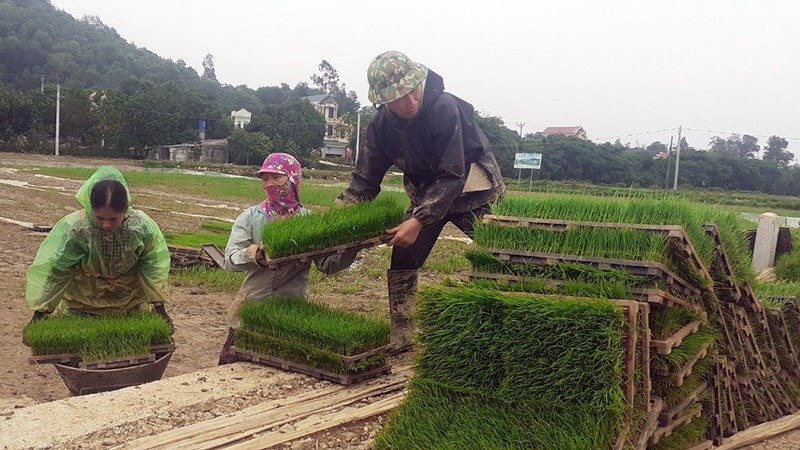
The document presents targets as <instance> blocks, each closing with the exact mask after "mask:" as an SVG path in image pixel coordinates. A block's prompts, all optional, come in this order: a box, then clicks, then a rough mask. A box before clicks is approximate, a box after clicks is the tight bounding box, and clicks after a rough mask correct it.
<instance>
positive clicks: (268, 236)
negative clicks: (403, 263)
mask: <svg viewBox="0 0 800 450" xmlns="http://www.w3.org/2000/svg"><path fill="white" fill-rule="evenodd" d="M404 212H405V211H404V208H403V206H402V205H400V203H399V202H397V200H395V199H394V198H393V197H380V198H377V199H375V200H373V201H372V202H368V203H358V204H353V205H346V206H341V207H334V208H331V209H329V210H327V211H325V212H324V213H320V214H306V215H295V216H292V217H289V218H286V219H283V220H276V221H273V222H270V223H268V224H267V225H266V226H265V227H264V231H263V236H262V242H263V243H264V252H265V254H266V264H267V267H270V268H272V269H275V268H278V267H281V266H284V265H290V264H297V263H306V262H308V261H311V260H317V259H319V258H322V257H325V256H330V255H337V254H343V253H346V252H351V251H356V250H360V249H364V248H369V247H374V246H377V245H381V244H385V243H386V242H388V241H389V240H390V239H391V238H392V236H391V235H387V234H386V230H387V229H389V228H393V227H395V226H397V225H398V224H400V222H402V220H403V214H404Z"/></svg>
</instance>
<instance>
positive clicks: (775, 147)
mask: <svg viewBox="0 0 800 450" xmlns="http://www.w3.org/2000/svg"><path fill="white" fill-rule="evenodd" d="M788 146H789V141H787V140H786V139H784V138H782V137H779V136H770V137H769V139H767V146H766V147H764V157H763V159H764V161H772V162H774V163H777V164H779V165H780V166H783V167H786V166H788V165H789V163H790V162H792V160H793V159H794V154H793V153H792V152H790V151H787V150H786V147H788Z"/></svg>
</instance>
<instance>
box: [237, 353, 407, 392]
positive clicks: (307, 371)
mask: <svg viewBox="0 0 800 450" xmlns="http://www.w3.org/2000/svg"><path fill="white" fill-rule="evenodd" d="M231 354H232V355H234V356H235V357H236V358H237V359H239V360H240V361H250V362H254V363H258V364H264V365H266V366H270V367H275V368H277V369H282V370H287V371H289V372H297V373H302V374H304V375H309V376H312V377H314V378H319V379H320V380H326V381H331V382H334V383H338V384H342V385H345V386H347V385H351V384H355V383H360V382H362V381H365V380H369V379H371V378H375V377H379V376H381V375H386V374H388V373H391V372H392V368H391V366H389V365H384V366H381V367H377V368H375V369H371V370H367V371H364V372H358V373H352V374H341V373H335V372H331V371H328V370H323V369H319V368H316V367H311V366H307V365H305V364H300V363H297V362H293V361H288V360H285V359H281V358H277V357H274V356H269V355H263V354H261V353H256V352H253V351H250V350H245V349H241V348H237V347H236V346H233V347H231Z"/></svg>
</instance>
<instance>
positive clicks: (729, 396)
mask: <svg viewBox="0 0 800 450" xmlns="http://www.w3.org/2000/svg"><path fill="white" fill-rule="evenodd" d="M495 211H496V212H497V213H498V214H499V215H497V216H486V217H485V218H484V222H483V223H481V224H478V225H477V226H476V231H475V244H476V246H477V248H476V249H475V250H471V251H468V253H467V258H468V259H469V260H470V262H471V264H472V266H473V271H472V272H471V273H470V274H469V276H468V277H467V279H466V280H463V281H462V282H461V283H458V282H451V283H450V284H451V285H453V286H461V288H463V289H478V288H480V289H492V290H494V291H498V290H501V291H507V292H509V291H513V292H518V293H519V292H525V293H526V295H531V296H535V297H537V298H540V301H541V299H543V298H545V297H548V296H556V297H558V298H560V301H562V302H566V303H570V302H573V301H584V302H589V304H592V303H596V304H605V303H611V304H614V305H617V306H618V307H619V305H621V303H620V302H625V301H635V302H638V303H640V305H643V306H646V309H647V310H648V311H649V314H648V319H647V321H646V325H644V326H643V329H642V330H640V331H639V332H638V333H637V334H638V336H643V335H646V336H648V338H647V342H648V352H649V358H650V359H649V361H648V362H647V363H644V362H643V361H641V359H640V358H638V357H635V358H633V361H634V363H636V366H635V367H634V368H633V374H634V380H636V382H635V383H634V386H635V388H634V389H633V392H634V396H633V402H630V401H628V402H625V403H624V406H621V408H622V409H621V410H622V411H623V413H622V414H620V415H619V416H618V420H617V421H616V422H615V423H614V424H613V425H611V426H609V427H607V428H604V431H603V432H602V434H603V435H604V436H605V438H603V439H600V440H597V441H592V442H591V443H589V444H587V440H584V441H581V442H571V441H568V442H569V444H564V442H565V441H563V440H559V439H560V438H559V437H557V436H554V435H553V433H552V428H551V427H550V425H549V423H548V422H547V421H537V422H536V423H533V424H530V423H529V424H528V425H530V428H531V429H532V430H538V431H532V432H530V433H522V432H519V431H518V430H516V429H515V428H513V426H512V427H511V428H510V429H508V430H510V432H511V433H512V434H514V436H523V437H524V438H525V439H524V440H523V441H518V443H519V442H521V444H520V445H516V447H517V448H576V449H577V448H636V449H645V448H647V449H658V450H665V449H684V450H685V449H693V450H695V449H702V448H710V447H711V446H712V445H720V444H722V443H723V440H724V438H725V437H728V436H730V435H732V434H735V433H737V432H739V431H742V430H744V429H746V428H748V427H750V426H752V425H755V424H758V423H761V422H764V421H767V420H773V419H776V418H778V417H781V416H782V415H785V414H788V413H789V412H791V411H793V410H794V405H795V404H797V402H798V399H800V395H799V394H800V393H798V389H797V387H796V385H795V384H793V383H792V382H790V381H791V380H789V378H791V377H790V376H787V374H789V375H790V374H793V373H796V371H797V370H798V368H797V359H798V356H800V355H798V354H797V349H798V344H800V340H798V338H800V335H796V334H798V332H797V331H796V330H792V329H787V327H786V323H787V322H788V321H789V320H792V317H793V315H794V317H795V320H796V318H797V316H800V312H799V311H798V309H797V307H796V305H794V304H793V303H792V302H791V301H785V302H783V303H782V305H779V306H780V307H779V308H777V309H779V310H780V313H772V312H771V311H772V310H773V309H774V308H772V307H769V308H764V306H763V305H762V303H761V301H759V300H758V299H757V298H756V296H755V295H753V293H752V291H751V290H750V287H749V283H751V282H752V281H753V279H754V276H753V274H752V270H751V269H750V266H749V265H750V258H749V254H748V251H747V247H746V246H747V243H746V242H745V241H744V239H743V237H742V236H743V235H742V234H741V231H740V229H739V228H738V223H737V219H736V216H735V214H734V213H731V212H725V211H720V210H716V209H714V208H712V207H707V206H704V205H697V204H692V203H689V202H686V201H683V200H679V199H669V198H666V199H653V198H650V199H647V198H644V199H636V198H618V199H616V198H614V199H597V198H591V197H577V196H570V197H563V196H561V197H560V196H547V197H542V198H525V199H522V198H513V197H509V198H507V199H506V200H504V201H503V202H502V203H501V204H499V205H497V207H496V208H495ZM723 243H724V244H723ZM728 255H731V257H730V258H729V256H728ZM481 295H482V296H484V297H485V298H493V297H492V295H490V294H481ZM497 295H504V296H508V295H510V294H497ZM516 295H519V294H516ZM440 297H441V296H440ZM473 297H474V296H473ZM466 298H471V297H469V296H468V295H466V294H465V295H463V296H462V298H461V299H460V300H458V299H450V300H446V299H442V300H441V301H440V302H437V303H441V305H442V306H441V308H444V311H447V312H448V314H450V313H451V308H454V307H455V305H457V304H459V301H463V300H465V299H466ZM587 298H589V299H591V300H587ZM430 301H431V300H430V299H427V300H426V299H423V303H422V304H421V309H422V311H421V315H422V330H421V332H422V335H421V342H422V344H423V345H422V349H421V354H422V356H421V361H423V362H425V361H426V358H431V359H432V360H431V361H429V362H425V364H423V363H421V369H422V370H419V371H418V379H416V380H415V381H414V382H412V389H411V395H410V397H409V401H408V403H407V404H406V406H404V407H403V408H402V409H401V410H400V412H399V413H398V414H396V416H395V417H393V419H392V420H391V421H390V424H389V426H388V427H387V431H386V432H385V435H384V436H382V437H381V439H380V440H379V443H381V445H383V447H382V448H423V447H420V446H413V445H412V446H404V445H403V444H407V443H408V441H407V440H408V439H410V440H414V439H417V441H415V442H419V439H429V438H430V439H433V438H435V439H438V440H439V442H441V441H442V440H444V441H445V442H447V443H448V445H450V444H451V443H452V442H456V441H455V440H457V439H458V438H457V436H459V435H461V434H466V435H470V434H469V433H470V431H471V430H470V429H469V428H467V429H466V430H464V429H455V428H457V427H453V430H452V431H451V432H450V433H451V434H450V435H448V436H445V437H442V436H439V435H438V434H436V433H434V432H433V431H432V430H433V427H430V429H428V428H423V431H421V432H425V430H428V432H429V433H430V436H428V435H425V436H421V435H420V434H419V433H418V432H413V430H410V429H409V428H410V424H411V423H414V422H418V423H419V422H421V423H429V422H430V423H434V422H435V421H436V420H437V419H436V416H431V415H430V414H427V413H425V412H424V408H423V406H425V405H427V406H429V407H437V408H439V411H441V412H442V415H443V416H447V415H448V414H449V413H450V411H448V410H447V408H448V406H447V405H450V406H449V407H452V408H457V406H458V405H459V404H461V403H460V402H462V403H463V402H466V403H468V404H470V405H473V406H474V405H475V404H476V403H475V402H476V401H477V400H475V399H474V398H472V397H465V395H474V394H475V390H474V389H472V387H471V386H470V385H469V383H467V384H466V386H462V385H458V383H455V382H453V381H452V380H449V379H448V376H447V375H445V376H444V377H443V378H442V377H441V376H438V378H437V377H433V376H430V374H427V375H426V372H425V371H424V368H425V367H426V364H427V365H430V366H431V367H436V368H438V367H454V366H455V365H457V364H469V365H471V366H478V365H479V364H480V361H481V360H484V359H485V360H491V359H492V358H495V359H496V358H498V356H496V354H500V355H501V356H499V358H500V359H501V360H502V358H503V357H504V356H505V355H512V354H514V352H515V351H514V350H509V347H502V346H499V345H497V344H495V343H494V342H493V341H491V340H490V339H488V338H487V337H486V336H484V335H481V334H480V333H479V332H483V331H484V330H492V327H491V326H489V325H488V324H491V323H497V322H498V320H499V319H497V317H498V315H499V316H500V317H502V316H503V314H505V313H506V308H505V307H497V308H494V309H488V310H479V311H472V312H470V313H462V314H461V316H460V319H461V320H462V321H465V323H469V324H470V325H469V326H470V327H471V328H472V329H474V330H473V331H474V332H473V333H472V334H467V333H465V332H463V330H461V329H459V328H458V326H457V325H454V324H455V323H456V322H457V321H453V323H454V324H451V325H450V327H451V328H454V330H455V331H453V333H456V332H458V333H460V334H458V333H456V334H457V335H458V336H461V337H464V338H466V339H475V340H476V343H475V344H473V345H478V343H480V345H483V346H485V347H481V348H480V349H478V350H479V351H472V352H468V354H467V353H465V352H466V350H464V351H462V352H461V353H459V351H457V350H458V349H455V350H454V351H450V352H441V351H435V352H433V351H431V352H429V347H431V346H432V345H433V343H436V342H437V339H440V338H441V337H442V336H444V337H447V336H449V333H450V332H449V331H447V332H446V331H443V330H445V327H436V326H430V325H427V324H426V322H425V318H426V317H428V316H427V313H426V312H425V308H428V307H429V306H425V304H426V302H430ZM473 301H474V302H475V303H478V304H480V301H479V300H475V299H473ZM533 303H536V302H533ZM642 309H645V308H643V307H640V308H639V310H640V311H641V310H642ZM622 315H623V317H625V314H624V313H623V314H622ZM473 317H475V319H471V318H473ZM587 317H588V316H587ZM574 320H575V321H576V322H580V320H581V319H580V318H579V317H575V318H574ZM500 322H501V323H504V322H502V320H500ZM546 322H547V320H544V321H542V322H541V323H538V324H528V326H529V327H530V330H531V331H530V332H532V333H534V334H536V333H538V332H537V331H536V329H537V327H539V326H544V324H546ZM561 325H562V327H561V328H559V332H561V330H563V329H566V328H569V326H570V325H568V324H567V323H566V322H562V323H561ZM576 326H577V325H576ZM598 326H601V327H602V322H598ZM578 329H580V328H579V327H578ZM496 331H497V330H495V332H496ZM487 332H488V331H487ZM476 333H477V334H476ZM526 333H528V331H523V330H517V336H518V337H519V336H525V335H526ZM623 334H624V333H623ZM624 335H625V336H628V335H627V334H624ZM621 339H622V340H621V341H620V342H629V341H627V340H626V339H629V338H627V337H626V338H621ZM641 341H644V339H640V342H641ZM614 342H616V341H614ZM490 344H491V345H490ZM461 346H462V347H465V348H468V347H469V345H467V344H464V343H463V342H462V343H461ZM433 348H434V349H435V346H434V347H433ZM531 348H533V347H531ZM577 348H578V347H576V350H575V351H571V352H565V357H566V358H567V359H568V360H570V361H584V362H586V361H595V360H596V357H600V358H603V357H609V358H610V356H608V355H605V356H600V355H602V352H599V351H597V352H595V351H587V350H586V349H585V348H582V347H581V348H580V350H577ZM624 348H626V347H625V345H622V348H621V349H620V351H622V354H625V351H624V350H623V349H624ZM537 352H542V353H541V354H539V353H537ZM642 353H643V354H644V353H646V352H645V351H642ZM528 357H529V359H531V360H533V361H536V364H540V363H546V364H550V365H551V367H561V365H562V364H563V362H562V361H561V360H560V359H559V358H557V357H554V356H553V355H550V354H548V353H547V350H546V349H542V350H536V351H533V352H532V353H531V354H529V355H528ZM612 360H613V358H612ZM615 361H618V362H619V363H620V367H626V369H624V370H622V371H621V372H620V373H619V375H620V378H619V380H620V382H619V383H620V384H618V386H628V385H627V384H626V383H627V380H626V378H625V374H629V373H630V369H629V368H627V367H630V365H629V363H630V359H629V358H622V359H619V360H615ZM639 362H641V364H638V363H639ZM497 367H501V369H496V368H497ZM491 368H493V369H494V370H495V371H496V372H497V371H498V370H499V372H500V373H501V374H502V373H504V372H503V370H508V369H507V366H506V365H505V364H499V365H497V364H494V365H492V366H491ZM586 370H587V371H591V370H592V369H591V368H589V366H588V365H587V369H586ZM486 371H487V369H486V368H480V367H479V368H477V369H474V370H473V371H472V372H471V374H476V373H485V372H486ZM545 371H546V370H545ZM489 372H491V371H489ZM454 373H457V371H456V372H454ZM487 373H488V372H487ZM530 376H531V377H534V376H535V375H533V374H531V375H530ZM431 378H435V379H434V380H433V381H431V380H430V379H431ZM472 378H473V379H476V378H475V377H474V375H473V377H472ZM501 379H502V377H501ZM532 379H533V378H532ZM514 380H515V382H516V383H518V384H521V383H524V382H526V380H525V379H524V378H518V377H515V378H514ZM456 381H457V380H456ZM470 382H471V381H470ZM437 383H438V384H437ZM431 386H433V387H431ZM539 386H546V387H544V389H546V390H550V391H552V392H559V391H561V392H563V393H564V395H566V393H568V392H570V389H571V383H569V382H564V381H563V378H562V379H561V381H558V382H556V381H552V384H551V385H547V383H543V384H541V385H539ZM434 388H435V389H434ZM585 390H586V392H590V391H591V389H589V388H586V389H585ZM622 390H623V392H630V389H629V388H628V390H627V391H626V390H625V389H622ZM451 391H454V392H458V395H456V394H454V393H453V392H451ZM640 391H641V395H638V394H639V392H640ZM645 391H647V392H645ZM464 392H467V394H465V393H464ZM480 394H481V396H482V397H481V398H490V399H492V398H494V397H492V394H486V391H485V390H482V391H481V392H480ZM543 398H547V396H546V395H545V396H543ZM605 398H610V397H605ZM623 398H626V399H629V397H628V396H626V395H625V396H623ZM637 398H639V399H648V400H649V401H647V402H646V403H644V402H637V400H636V399H637ZM465 399H466V400H465ZM426 402H427V403H426ZM470 402H471V403H470ZM439 403H441V404H440V405H439ZM523 403H524V401H523ZM478 404H479V402H478ZM437 405H439V406H437ZM575 405H576V407H575V410H574V411H573V412H574V413H576V414H577V413H578V412H579V411H580V410H581V409H582V408H581V407H580V406H579V405H580V402H575ZM607 407H608V406H607ZM609 409H610V410H616V409H615V408H611V407H609ZM556 410H558V408H556ZM517 412H518V411H516V410H513V411H508V410H505V411H498V410H494V411H492V413H491V414H489V413H487V414H484V416H486V417H489V418H490V419H491V422H492V423H493V424H494V426H495V427H496V428H497V429H500V425H498V424H503V426H506V427H508V426H509V425H508V424H509V423H510V424H519V423H522V419H520V417H522V416H517V415H515V414H517ZM503 413H505V415H504V414H503ZM598 417H600V416H598ZM454 422H455V421H454ZM570 427H572V428H574V429H576V430H581V431H580V433H581V434H583V435H587V433H588V434H589V435H591V436H594V437H596V436H598V435H599V434H593V432H590V431H587V430H586V429H582V428H581V427H582V425H581V424H578V425H573V424H570V425H568V426H566V427H565V428H570ZM595 431H596V430H595ZM615 433H616V434H615ZM489 434H490V435H491V434H492V433H491V432H489ZM610 435H614V436H615V437H614V438H613V439H612V438H609V436H610ZM562 437H563V436H562ZM403 439H407V440H406V441H404V440H403ZM498 439H500V438H498ZM590 440H591V439H590ZM497 442H500V444H498V445H495V447H498V448H514V447H515V445H506V442H505V441H503V440H502V439H500V440H498V441H497ZM454 447H458V445H455V446H454ZM467 447H472V448H474V447H475V446H467Z"/></svg>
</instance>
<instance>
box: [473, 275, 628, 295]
mask: <svg viewBox="0 0 800 450" xmlns="http://www.w3.org/2000/svg"><path fill="white" fill-rule="evenodd" d="M466 285H467V286H471V287H476V288H481V289H496V290H499V291H508V292H528V293H531V294H548V295H564V296H569V297H592V298H616V299H624V298H630V290H629V289H628V288H627V286H625V285H624V284H621V283H613V282H606V283H604V284H598V283H589V282H586V281H582V280H567V281H564V282H563V284H560V285H554V284H552V283H547V282H546V281H545V280H542V279H539V278H531V279H527V280H525V281H523V282H518V283H515V282H509V281H503V280H480V279H476V280H472V281H470V282H469V283H466Z"/></svg>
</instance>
